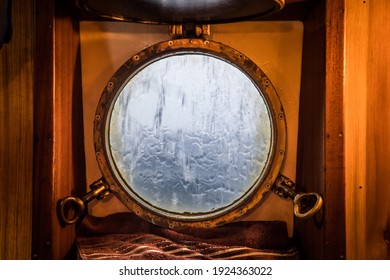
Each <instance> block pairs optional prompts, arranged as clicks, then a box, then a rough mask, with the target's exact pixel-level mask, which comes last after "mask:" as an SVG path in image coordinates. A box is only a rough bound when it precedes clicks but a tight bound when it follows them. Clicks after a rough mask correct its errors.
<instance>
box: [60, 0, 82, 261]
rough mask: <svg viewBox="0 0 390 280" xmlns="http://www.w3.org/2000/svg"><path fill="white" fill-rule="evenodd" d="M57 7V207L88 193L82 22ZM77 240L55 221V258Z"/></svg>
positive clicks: (64, 9)
mask: <svg viewBox="0 0 390 280" xmlns="http://www.w3.org/2000/svg"><path fill="white" fill-rule="evenodd" d="M59 2H61V1H57V3H58V4H56V16H55V45H54V46H55V55H54V61H55V64H54V69H55V70H54V73H55V75H54V77H55V79H54V81H55V84H54V94H55V98H54V139H55V142H54V159H55V164H54V167H53V172H54V192H53V200H54V201H53V203H54V205H55V204H56V203H57V202H58V200H60V199H61V198H64V197H66V196H69V195H75V196H81V195H82V194H84V193H85V190H86V186H85V184H86V179H85V151H84V127H83V109H82V106H83V105H82V88H81V57H80V33H79V22H78V21H77V20H76V19H73V18H72V16H71V15H70V14H69V12H68V10H67V9H66V8H65V7H64V6H63V4H62V3H61V4H59ZM74 239H75V227H74V226H66V227H64V226H61V225H60V224H59V222H58V220H57V219H54V221H53V258H54V259H61V258H64V257H65V255H64V254H67V253H68V251H69V250H70V248H71V247H72V244H73V242H74Z"/></svg>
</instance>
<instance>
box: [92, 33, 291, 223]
mask: <svg viewBox="0 0 390 280" xmlns="http://www.w3.org/2000/svg"><path fill="white" fill-rule="evenodd" d="M186 52H188V53H191V52H195V53H200V54H206V55H211V56H214V57H217V58H220V59H222V60H224V61H227V62H229V63H231V64H232V65H234V66H235V67H237V68H238V69H240V70H241V71H242V72H243V73H246V74H247V75H248V77H249V78H250V79H251V80H252V81H253V83H254V84H255V85H256V86H257V87H258V89H259V90H260V91H261V92H262V93H263V97H264V98H265V101H266V105H267V106H268V108H269V113H270V118H271V124H272V137H273V139H272V148H271V155H270V159H269V163H268V166H267V170H266V171H265V172H264V176H263V178H258V179H257V181H256V182H255V183H254V184H253V185H252V188H251V189H253V190H252V191H251V193H250V194H249V195H248V196H246V197H245V198H244V199H242V200H240V201H239V203H237V204H236V203H235V204H234V205H233V206H232V207H228V208H229V209H224V210H220V211H217V212H215V213H211V214H207V215H197V216H185V215H168V214H164V213H161V211H158V210H156V209H153V207H149V208H148V207H146V206H145V205H144V204H142V203H140V202H139V200H138V199H137V198H136V196H131V195H129V194H128V192H127V191H126V190H124V188H123V187H122V186H121V183H120V180H119V179H118V178H117V176H115V175H114V174H115V173H116V172H115V170H114V167H113V166H112V164H111V160H110V151H109V150H108V147H107V129H108V128H107V127H108V124H107V123H108V122H109V119H110V112H111V109H112V104H113V103H114V102H115V99H116V98H117V96H118V94H119V93H120V92H121V90H122V88H123V87H124V85H125V84H126V83H127V82H128V81H129V80H130V79H131V77H132V76H134V74H136V73H137V72H138V71H140V70H141V69H143V68H144V67H146V66H147V65H149V64H150V63H153V62H154V61H156V60H158V59H160V58H161V57H167V56H174V55H177V54H178V53H186ZM286 137H287V129H286V120H285V114H284V111H283V107H282V104H281V101H280V99H279V96H278V94H277V92H276V90H275V88H274V87H273V85H272V83H271V82H270V80H269V79H268V78H267V76H266V75H265V73H264V72H263V71H262V70H261V69H260V68H259V67H258V66H257V65H256V64H255V63H254V62H253V61H251V60H250V59H249V58H248V57H247V56H245V55H244V54H242V53H240V52H239V51H237V50H235V49H233V48H231V47H229V46H227V45H224V44H222V43H218V42H214V41H210V40H206V39H176V40H169V41H165V42H160V43H157V44H155V45H152V46H150V47H148V48H146V49H144V50H142V51H141V52H139V53H138V54H135V55H133V56H132V57H131V58H130V59H129V60H128V61H127V62H125V63H124V64H123V65H122V66H121V67H120V68H119V69H118V70H117V71H116V72H115V74H114V75H113V76H112V78H111V79H110V80H109V82H108V83H107V85H106V87H105V89H104V91H103V93H102V95H101V98H100V101H99V103H98V106H97V109H96V114H95V118H94V145H95V153H96V159H97V162H98V165H99V167H100V170H101V172H102V174H103V178H104V180H105V182H106V184H107V185H108V186H109V189H110V191H111V192H113V193H114V194H115V195H116V196H117V197H118V199H119V200H120V201H121V202H122V203H123V204H124V205H125V206H126V207H128V208H129V209H130V210H131V211H132V212H134V213H135V214H137V215H138V216H140V217H142V218H143V219H145V220H147V221H150V222H151V223H153V224H156V225H160V226H163V227H169V228H183V227H216V226H220V225H223V224H226V223H229V222H232V221H235V220H238V219H241V218H243V217H244V216H246V215H248V214H249V213H250V212H251V211H253V210H254V209H255V208H256V207H257V206H259V205H261V203H262V202H263V201H264V200H265V199H266V196H267V194H268V193H269V191H270V190H271V188H272V186H273V185H274V183H275V180H276V179H277V177H278V175H279V171H280V169H281V167H282V165H283V162H284V157H285V151H286ZM184 216H185V217H184Z"/></svg>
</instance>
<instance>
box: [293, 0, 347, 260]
mask: <svg viewBox="0 0 390 280" xmlns="http://www.w3.org/2000/svg"><path fill="white" fill-rule="evenodd" d="M343 27H344V2H343V1H330V0H327V1H325V0H324V1H320V4H319V5H318V6H317V7H316V9H314V10H313V12H312V13H311V14H310V15H309V16H308V17H307V18H306V20H305V21H304V45H303V65H302V81H301V85H302V86H301V103H300V123H299V126H300V129H299V142H298V161H297V184H298V186H301V187H302V188H303V190H306V191H316V192H319V193H320V194H322V196H323V198H324V207H323V211H322V213H320V215H317V216H315V217H314V218H312V219H311V220H308V221H299V220H296V228H297V232H296V233H297V236H298V237H299V239H300V241H301V242H302V246H303V252H304V254H305V255H304V257H305V258H309V259H344V258H345V213H344V209H345V201H344V197H345V194H344V189H345V182H344V139H343V137H344V123H343V94H344V92H343V89H344V84H343V77H344V74H343V72H344V33H343Z"/></svg>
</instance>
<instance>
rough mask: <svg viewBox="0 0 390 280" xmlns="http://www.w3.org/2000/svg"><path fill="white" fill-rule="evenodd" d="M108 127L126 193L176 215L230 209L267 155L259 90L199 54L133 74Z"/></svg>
mask: <svg viewBox="0 0 390 280" xmlns="http://www.w3.org/2000/svg"><path fill="white" fill-rule="evenodd" d="M109 125H110V126H109V132H108V133H109V134H108V139H109V141H108V142H109V143H108V145H109V149H110V151H111V156H112V159H113V161H114V162H115V165H116V168H117V172H118V174H120V176H121V177H122V180H123V181H124V182H125V183H126V186H125V188H129V189H131V190H132V191H133V192H134V193H136V194H137V195H138V196H139V197H140V198H142V199H143V200H144V201H145V202H146V203H148V204H150V205H152V206H154V207H158V208H160V209H163V210H165V211H168V212H173V213H178V214H184V213H192V214H195V213H198V214H200V213H208V212H212V211H217V210H221V209H222V208H224V207H227V206H229V205H232V204H233V203H234V202H236V201H237V200H238V199H240V198H242V197H243V196H244V195H245V194H247V193H248V191H249V190H250V188H251V187H252V185H253V184H254V182H255V181H256V180H257V179H258V178H259V177H262V176H263V175H264V172H265V168H266V167H267V163H268V161H269V156H270V151H271V142H272V136H271V135H272V130H271V120H270V115H269V112H268V109H267V106H266V104H265V100H264V98H263V96H262V95H261V93H260V92H259V90H258V88H257V87H256V86H255V85H254V83H253V82H252V81H251V80H250V79H249V78H248V77H247V76H246V75H245V74H244V73H243V72H242V71H240V70H239V69H237V68H236V67H235V66H233V65H231V64H229V63H227V62H225V61H223V60H221V59H218V58H215V57H212V56H208V55H203V54H198V53H186V54H185V55H183V54H182V55H175V56H170V57H165V58H162V59H160V60H158V61H155V62H153V63H151V64H149V65H148V66H147V67H145V68H144V69H142V70H141V71H139V72H138V73H137V74H136V75H135V76H134V77H133V78H131V79H130V81H129V82H128V83H127V84H126V86H125V87H124V88H123V90H122V91H121V92H120V94H119V95H118V98H117V99H116V101H115V103H114V105H113V110H112V114H111V119H110V121H109Z"/></svg>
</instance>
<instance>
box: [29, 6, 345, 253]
mask: <svg viewBox="0 0 390 280" xmlns="http://www.w3.org/2000/svg"><path fill="white" fill-rule="evenodd" d="M70 2H71V1H70ZM64 3H65V2H64V1H54V0H42V1H36V11H37V15H36V54H35V78H34V82H35V87H34V131H35V133H34V182H33V184H34V205H33V240H32V258H33V259H63V258H67V257H74V256H72V255H69V254H70V253H72V252H73V251H72V247H73V242H74V239H75V235H76V233H75V232H76V228H75V226H67V227H64V226H63V225H61V224H60V223H59V221H58V218H57V211H56V207H57V202H58V200H59V199H60V198H62V197H64V196H67V195H70V194H72V195H81V194H83V193H84V192H85V189H86V187H85V185H84V184H85V159H84V146H83V145H84V144H83V143H84V142H83V123H82V114H83V112H82V100H81V71H80V68H81V65H80V64H81V63H80V50H79V21H80V20H90V19H91V17H89V16H86V15H82V14H80V13H74V11H72V9H71V8H70V9H69V7H71V6H72V5H69V1H68V2H67V3H68V4H66V5H65V4H64ZM286 3H287V4H286V7H285V9H284V11H283V12H282V13H280V14H278V15H275V16H273V17H269V18H266V19H265V20H299V21H302V22H303V24H304V42H303V61H302V83H301V103H300V120H299V143H298V161H297V167H298V168H297V183H298V185H299V186H302V187H303V188H304V189H305V190H306V191H317V192H319V193H321V194H322V195H323V197H324V201H325V207H324V211H323V213H322V215H321V216H317V217H315V218H313V219H311V220H309V221H303V222H301V221H296V227H295V236H296V237H297V239H298V241H299V242H300V244H301V245H302V252H303V257H305V258H310V259H340V258H341V259H342V258H345V250H346V248H345V244H346V241H345V236H346V234H345V202H344V198H345V176H344V142H343V131H344V124H343V90H344V89H343V69H344V68H343V64H344V54H343V51H344V1H332V0H318V1H317V0H306V1H304V0H301V1H298V0H290V1H288V0H287V1H286Z"/></svg>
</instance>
